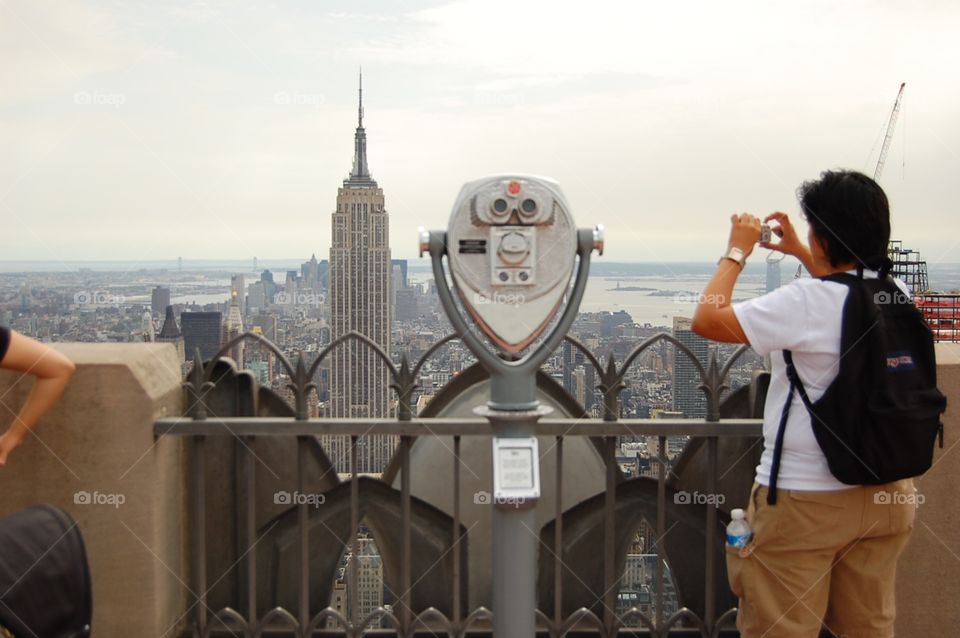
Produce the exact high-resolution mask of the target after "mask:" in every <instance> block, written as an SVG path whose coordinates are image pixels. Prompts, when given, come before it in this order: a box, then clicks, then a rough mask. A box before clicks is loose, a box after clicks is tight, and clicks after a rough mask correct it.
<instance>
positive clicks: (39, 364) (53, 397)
mask: <svg viewBox="0 0 960 638" xmlns="http://www.w3.org/2000/svg"><path fill="white" fill-rule="evenodd" d="M0 368H3V369H6V370H15V371H18V372H22V373H23V374H24V375H30V376H32V377H34V378H35V379H36V381H35V383H34V384H33V388H31V390H30V394H29V395H28V396H27V400H26V402H25V403H24V404H23V406H22V407H21V408H20V411H19V412H18V413H17V414H15V415H12V416H13V419H12V422H11V423H10V427H9V428H7V431H6V432H4V433H3V434H2V435H0V466H3V465H5V464H6V462H7V457H8V456H9V455H10V452H12V451H13V450H14V449H15V448H16V447H17V446H19V445H20V444H21V443H22V442H23V440H24V439H25V438H26V436H27V434H28V433H29V434H32V432H31V430H32V428H33V427H34V426H35V425H36V423H37V421H38V420H39V419H40V417H41V416H43V415H44V414H45V413H46V412H47V410H49V409H50V408H51V406H53V404H54V403H55V402H56V401H57V399H58V398H59V397H60V395H61V394H62V393H63V389H64V388H65V387H66V385H67V381H69V380H70V377H71V376H72V375H73V373H74V371H75V370H76V366H75V365H74V364H73V362H72V361H70V360H69V359H67V358H66V357H65V356H63V355H62V354H60V353H59V352H57V351H56V350H54V349H53V348H50V347H48V346H45V345H43V344H42V343H40V342H38V341H35V340H33V339H31V338H30V337H27V336H24V335H21V334H19V333H17V332H14V331H12V330H11V331H10V345H9V347H8V348H7V352H6V354H5V355H4V356H3V359H2V361H0Z"/></svg>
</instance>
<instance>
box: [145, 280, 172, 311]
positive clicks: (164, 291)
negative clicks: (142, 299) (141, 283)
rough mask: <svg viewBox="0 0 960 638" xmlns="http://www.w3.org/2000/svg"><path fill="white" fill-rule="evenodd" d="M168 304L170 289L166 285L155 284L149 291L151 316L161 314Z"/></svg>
mask: <svg viewBox="0 0 960 638" xmlns="http://www.w3.org/2000/svg"><path fill="white" fill-rule="evenodd" d="M169 305H170V289H169V288H167V287H166V286H157V287H156V288H154V289H153V291H152V292H151V293H150V311H151V312H152V313H153V316H154V317H156V316H159V315H162V314H163V313H164V312H166V310H167V306H169Z"/></svg>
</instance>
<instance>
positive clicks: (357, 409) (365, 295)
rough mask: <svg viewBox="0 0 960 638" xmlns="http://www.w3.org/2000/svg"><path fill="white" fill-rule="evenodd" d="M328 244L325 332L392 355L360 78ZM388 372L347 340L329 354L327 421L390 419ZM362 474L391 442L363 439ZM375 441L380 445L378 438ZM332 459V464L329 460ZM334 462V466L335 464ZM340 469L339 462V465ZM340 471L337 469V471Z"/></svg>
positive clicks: (386, 275)
mask: <svg viewBox="0 0 960 638" xmlns="http://www.w3.org/2000/svg"><path fill="white" fill-rule="evenodd" d="M332 223H333V232H332V236H333V245H332V246H330V332H331V338H333V339H336V338H338V337H340V336H342V335H344V334H346V333H348V332H350V331H351V330H355V331H357V332H359V333H361V334H363V335H366V336H367V337H368V338H370V339H371V340H372V341H373V342H374V343H376V344H378V345H379V346H380V347H381V348H382V349H383V350H384V351H386V352H387V353H389V351H390V314H391V308H390V305H391V304H390V301H391V298H390V277H391V268H390V246H389V237H390V233H389V231H390V226H389V219H388V217H387V211H386V209H385V208H384V198H383V189H381V188H380V187H379V186H378V185H377V182H376V181H375V180H374V179H373V177H371V175H370V171H369V169H368V168H367V133H366V131H365V130H364V128H363V78H362V76H361V83H360V100H359V109H358V123H357V129H356V133H355V136H354V154H353V168H352V169H351V171H350V176H349V177H348V178H347V179H345V180H344V181H343V186H342V187H340V188H339V189H338V191H337V208H336V210H335V211H334V213H333V217H332ZM389 384H390V379H389V373H388V371H387V368H386V366H384V363H383V361H381V360H380V359H379V358H378V357H377V355H376V354H375V353H374V352H373V351H372V350H371V349H370V348H368V347H367V346H365V345H362V344H358V343H355V342H349V343H347V344H345V345H344V346H343V347H340V348H337V349H336V350H334V351H333V353H332V354H331V362H330V416H332V417H373V418H376V417H386V416H389V405H390V404H389ZM368 439H369V440H368V441H367V443H368V445H369V446H370V447H369V448H368V449H367V450H366V452H367V453H365V454H363V455H362V458H361V460H360V467H359V468H354V469H356V470H358V471H360V472H378V471H382V469H383V468H382V467H376V466H377V465H380V463H381V462H382V463H384V464H385V459H389V455H390V453H392V449H393V446H394V444H395V442H394V441H392V440H391V439H390V438H387V437H368ZM378 439H379V440H378ZM331 460H333V459H331ZM334 462H336V461H334ZM338 466H339V467H340V468H343V467H344V465H343V464H339V463H338ZM341 471H342V470H341Z"/></svg>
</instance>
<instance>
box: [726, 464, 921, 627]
mask: <svg viewBox="0 0 960 638" xmlns="http://www.w3.org/2000/svg"><path fill="white" fill-rule="evenodd" d="M916 500H917V496H916V490H915V489H914V487H913V480H912V479H905V480H902V481H896V482H893V483H887V484H886V485H872V486H858V487H852V488H850V489H847V490H840V491H834V492H801V491H796V490H783V489H779V490H777V504H776V505H768V504H767V488H766V487H764V486H761V485H757V484H754V486H753V489H752V490H751V492H750V503H749V506H748V509H747V521H748V522H749V523H750V528H751V530H752V531H753V538H752V540H751V543H750V545H748V547H747V548H746V549H745V550H742V551H740V552H738V551H737V550H735V549H733V548H731V547H729V546H728V547H727V574H728V576H729V579H730V587H731V589H732V590H733V592H734V593H735V594H736V595H737V596H739V597H740V604H739V614H738V616H737V627H738V628H739V629H740V632H741V636H742V637H743V638H817V636H819V634H820V629H821V625H825V626H826V627H827V628H828V629H829V630H830V631H832V632H833V633H834V634H835V635H836V636H838V637H840V638H868V637H869V638H888V637H890V636H893V621H894V616H895V608H894V580H895V575H896V567H897V558H898V557H899V556H900V552H901V551H902V550H903V548H904V546H905V545H906V543H907V539H908V538H909V537H910V531H911V530H912V529H913V520H914V516H915V514H916Z"/></svg>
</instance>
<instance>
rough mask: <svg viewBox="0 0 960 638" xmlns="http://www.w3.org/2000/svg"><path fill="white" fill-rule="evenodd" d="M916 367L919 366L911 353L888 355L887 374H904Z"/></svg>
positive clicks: (889, 353) (892, 353)
mask: <svg viewBox="0 0 960 638" xmlns="http://www.w3.org/2000/svg"><path fill="white" fill-rule="evenodd" d="M916 367H917V364H916V363H915V362H914V361H913V355H912V354H910V353H909V352H888V353H887V372H904V371H906V370H913V369H914V368H916Z"/></svg>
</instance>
